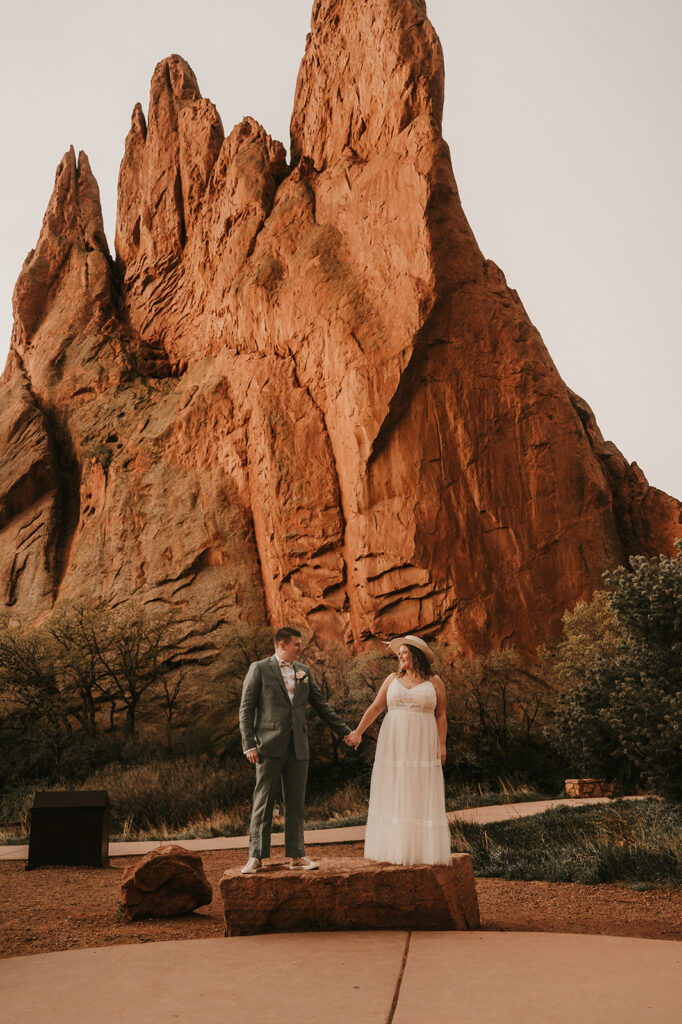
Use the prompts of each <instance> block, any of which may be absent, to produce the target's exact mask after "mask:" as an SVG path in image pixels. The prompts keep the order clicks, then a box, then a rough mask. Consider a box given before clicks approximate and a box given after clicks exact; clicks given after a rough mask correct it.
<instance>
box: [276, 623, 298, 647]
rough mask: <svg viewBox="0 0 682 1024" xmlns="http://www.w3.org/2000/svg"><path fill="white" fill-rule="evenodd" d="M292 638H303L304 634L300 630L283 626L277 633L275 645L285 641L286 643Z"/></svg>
mask: <svg viewBox="0 0 682 1024" xmlns="http://www.w3.org/2000/svg"><path fill="white" fill-rule="evenodd" d="M292 636H302V633H301V632H300V630H298V629H294V627H293V626H282V628H281V629H278V630H277V632H276V633H275V645H277V644H281V643H282V642H283V641H284V642H285V643H286V641H287V640H291V638H292Z"/></svg>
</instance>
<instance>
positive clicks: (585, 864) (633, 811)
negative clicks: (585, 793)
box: [451, 798, 682, 887]
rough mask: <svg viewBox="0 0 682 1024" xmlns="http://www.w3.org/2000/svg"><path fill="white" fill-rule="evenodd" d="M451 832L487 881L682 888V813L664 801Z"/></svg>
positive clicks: (553, 813) (620, 803)
mask: <svg viewBox="0 0 682 1024" xmlns="http://www.w3.org/2000/svg"><path fill="white" fill-rule="evenodd" d="M451 833H452V839H453V849H455V850H458V851H460V852H462V853H470V854H471V857H472V861H473V865H474V872H475V874H476V875H479V876H483V877H493V878H509V879H527V880H537V881H545V882H582V883H586V884H594V883H598V882H630V883H640V884H647V885H665V886H675V887H679V886H681V885H682V806H680V805H679V804H677V803H672V802H669V801H664V800H659V799H657V798H651V799H648V800H617V801H614V802H613V803H608V804H596V805H591V806H582V807H567V806H562V807H556V808H553V809H551V810H548V811H545V812H544V813H543V814H536V815H532V816H530V817H527V818H516V819H513V820H511V821H500V822H495V823H494V824H490V825H471V824H465V823H462V822H456V823H455V824H453V825H452V826H451Z"/></svg>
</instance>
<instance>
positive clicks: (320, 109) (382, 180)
mask: <svg viewBox="0 0 682 1024" xmlns="http://www.w3.org/2000/svg"><path fill="white" fill-rule="evenodd" d="M442 97H443V61H442V54H441V50H440V45H439V43H438V39H437V37H436V36H435V33H434V31H433V28H432V27H431V25H430V23H429V22H428V20H427V19H426V10H425V5H424V3H423V2H422V0H366V2H365V3H363V4H362V5H361V6H360V7H358V5H357V4H353V3H351V2H350V0H316V3H315V5H314V8H313V17H312V26H311V33H310V35H309V37H308V41H307V46H306V52H305V56H304V58H303V62H302V65H301V70H300V73H299V78H298V84H297V89H296V98H295V105H294V112H293V116H292V123H291V134H292V145H291V153H292V163H291V166H288V165H287V162H286V155H285V151H284V149H283V147H282V145H281V144H280V143H279V142H276V141H273V140H272V139H271V138H270V137H269V136H268V135H267V133H266V132H265V131H264V129H263V128H262V127H261V126H260V125H258V124H257V123H256V122H255V121H253V120H252V119H250V118H246V119H245V120H244V121H243V122H242V123H241V124H239V125H237V126H236V127H235V128H234V129H233V131H232V132H231V133H230V134H229V135H228V136H227V138H225V137H224V133H223V128H222V124H221V121H220V117H219V115H218V113H217V111H216V110H215V108H214V106H213V105H212V104H211V103H210V102H209V101H208V100H206V99H203V98H202V97H201V94H200V92H199V88H198V85H197V82H196V78H195V76H194V74H193V72H192V71H191V69H190V68H189V67H188V65H187V64H186V63H185V61H183V60H182V58H181V57H178V56H172V57H169V58H168V59H167V60H165V61H162V62H161V63H160V64H159V65H158V67H157V68H156V70H155V72H154V76H153V79H152V86H151V95H150V105H149V114H148V118H147V120H145V117H144V115H143V113H142V109H141V107H140V106H139V105H137V106H136V107H135V110H134V111H133V117H132V125H131V129H130V132H129V134H128V138H127V140H126V147H125V154H124V157H123V161H122V164H121V172H120V178H119V201H118V217H117V227H116V254H117V255H116V262H115V263H114V262H112V259H111V257H110V256H109V253H108V250H107V244H106V240H105V238H104V233H103V230H102V218H101V212H100V208H99V198H98V190H97V185H96V183H95V181H94V178H93V177H92V174H91V172H90V168H89V165H88V162H87V158H86V157H85V155H84V154H81V155H80V156H79V160H78V163H77V164H76V159H75V155H74V153H73V151H71V152H70V153H68V154H67V155H66V156H65V157H64V159H63V161H62V163H61V164H60V166H59V168H58V170H57V178H56V182H55V190H54V193H53V196H52V199H51V201H50V205H49V207H48V210H47V213H46V216H45V220H44V222H43V228H42V231H41V234H40V238H39V241H38V244H37V246H36V249H35V250H34V252H32V253H31V254H29V256H28V258H27V260H26V262H25V264H24V267H23V269H22V272H21V275H20V277H19V281H18V282H17V286H16V290H15V329H14V334H13V339H12V354H11V357H10V361H9V364H8V367H7V369H6V371H5V374H4V376H3V378H2V383H1V384H0V388H1V391H2V410H3V412H2V417H1V419H0V432H1V433H0V442H1V444H2V453H3V455H2V479H1V481H0V584H1V585H2V588H3V595H2V597H3V600H4V602H5V604H7V605H12V606H16V607H17V608H18V609H20V610H23V611H25V612H26V613H27V614H30V615H38V614H40V613H41V612H44V611H47V610H49V608H50V607H51V605H52V603H53V602H54V600H55V599H56V598H57V597H59V598H62V597H71V598H79V599H95V600H98V601H104V602H108V603H112V604H113V603H119V602H121V601H123V600H125V599H126V598H127V597H129V596H132V595H135V596H137V597H141V598H143V599H144V600H161V601H171V600H172V601H175V602H187V603H188V604H190V603H192V602H195V603H196V602H197V601H198V600H199V598H200V597H201V596H202V594H205V593H206V592H208V591H212V592H215V591H216V589H217V590H218V591H219V593H220V595H221V599H222V604H223V612H224V617H226V618H228V619H229V618H236V617H242V618H245V619H250V620H254V619H258V618H260V617H262V616H263V615H264V614H267V615H268V616H269V617H270V618H271V620H272V621H276V622H281V621H288V622H294V623H299V624H302V625H306V626H308V627H309V628H310V629H312V630H314V631H315V633H316V635H317V637H318V638H319V640H320V642H322V643H328V642H332V641H338V640H342V639H345V640H346V641H360V640H363V639H367V638H372V637H386V636H390V635H394V634H396V633H400V632H403V631H411V632H420V631H425V632H427V633H431V634H435V635H438V636H440V637H443V638H445V639H447V640H451V641H454V642H456V643H457V644H459V645H460V647H461V648H462V649H464V650H485V649H487V648H489V647H499V646H501V645H503V644H505V643H509V642H513V643H515V644H516V645H517V646H519V647H521V648H524V649H533V647H534V646H535V645H536V644H537V643H538V642H539V641H542V640H544V639H545V638H546V637H547V636H548V635H551V634H552V632H553V631H555V630H556V628H557V625H558V623H559V621H560V618H561V615H562V613H563V611H564V610H565V608H567V607H571V606H573V605H574V604H575V602H576V601H577V600H578V599H580V598H585V597H588V596H589V595H590V593H591V592H592V591H593V590H594V588H595V587H597V586H599V585H600V582H601V573H602V572H603V571H604V570H605V569H608V568H610V567H612V566H614V565H616V564H618V563H620V562H622V561H623V560H624V559H625V557H626V556H627V555H629V554H631V553H636V552H642V553H645V554H650V553H654V552H657V551H671V550H672V543H673V540H674V538H675V537H676V536H678V535H679V534H680V532H681V531H680V518H681V512H680V503H679V502H677V501H675V500H674V499H673V498H670V497H668V496H667V495H664V494H662V493H661V492H660V491H657V490H655V489H654V488H650V487H649V486H648V484H647V482H646V480H645V479H644V477H643V476H642V474H641V472H640V471H639V469H638V468H637V467H636V466H630V465H629V464H628V463H627V462H626V460H625V459H624V458H623V456H622V455H620V453H619V452H618V451H617V449H616V448H615V447H614V446H613V445H611V444H608V443H605V442H604V440H603V438H602V436H601V434H600V433H599V431H598V428H597V427H596V424H595V422H594V417H593V416H592V413H591V411H590V410H589V409H588V407H587V406H586V405H585V403H584V402H582V400H581V399H579V398H578V397H577V396H576V395H574V394H573V393H572V392H570V391H569V390H568V389H567V387H566V386H565V384H564V383H563V382H562V380H561V378H560V377H559V374H558V372H557V370H556V368H555V366H554V364H553V363H552V360H551V358H550V356H549V354H548V352H547V350H546V349H545V346H544V344H543V342H542V339H541V338H540V336H539V335H538V333H537V331H536V330H535V328H534V327H533V325H532V324H531V323H530V321H529V319H528V316H527V314H526V312H525V310H524V309H523V306H522V304H521V302H520V300H519V298H518V296H517V294H516V293H515V292H514V291H512V290H511V289H509V288H508V287H507V285H506V282H505V280H504V276H503V274H502V273H501V271H500V270H499V269H498V268H497V267H496V266H495V265H494V264H492V263H491V262H489V261H487V260H486V259H484V257H483V256H482V255H481V253H480V250H479V249H478V246H477V244H476V241H475V239H474V237H473V235H472V232H471V230H470V228H469V225H468V223H467V221H466V218H465V216H464V213H463V211H462V208H461V205H460V201H459V196H458V193H457V187H456V184H455V180H454V177H453V172H452V166H451V162H450V154H449V151H448V148H447V145H446V143H445V142H444V140H443V138H442V136H441V126H440V115H441V107H442Z"/></svg>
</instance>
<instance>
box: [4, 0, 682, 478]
mask: <svg viewBox="0 0 682 1024" xmlns="http://www.w3.org/2000/svg"><path fill="white" fill-rule="evenodd" d="M360 2H362V0H358V3H360ZM311 8H312V0H248V3H241V2H240V3H237V2H236V0H192V3H190V4H188V3H187V2H186V0H134V2H132V0H117V2H116V3H111V2H110V0H107V2H104V0H60V2H59V3H55V2H54V0H23V2H22V3H16V4H12V5H11V6H9V5H6V6H5V9H4V11H3V17H2V42H1V43H0V47H1V50H2V63H1V66H0V78H1V82H0V85H1V88H0V125H1V127H2V139H3V153H2V160H1V161H0V176H1V180H0V203H1V215H0V224H1V225H2V230H1V231H0V366H2V365H4V362H5V358H6V353H7V349H8V346H9V338H10V331H11V320H12V314H11V295H12V289H13V287H14V282H15V280H16V278H17V276H18V273H19V270H20V268H21V264H22V262H23V260H24V258H25V256H26V254H27V252H28V251H29V249H31V248H32V247H33V246H34V245H35V242H36V239H37V237H38V233H39V231H40V225H41V222H42V218H43V213H44V211H45V207H46V205H47V202H48V200H49V197H50V193H51V191H52V186H53V183H54V172H55V169H56V166H57V164H58V162H59V160H60V159H61V157H62V155H63V153H64V152H65V150H67V149H68V147H69V146H70V145H71V144H73V145H74V147H75V148H76V151H78V150H79V149H83V150H85V151H86V153H87V154H88V156H89V158H90V162H91V165H92V168H93V171H94V173H95V176H96V178H97V180H98V182H99V186H100V191H101V195H102V204H103V210H104V223H105V228H106V231H107V236H108V238H109V244H110V247H111V248H112V249H113V238H114V218H115V209H116V181H117V176H118V166H119V163H120V160H121V156H122V154H123V144H124V140H125V136H126V133H127V131H128V128H129V124H130V114H131V111H132V108H133V106H134V104H135V102H136V101H137V100H140V101H141V102H142V104H143V107H144V109H145V110H146V108H147V103H148V96H149V82H150V79H151V75H152V72H153V70H154V65H155V64H156V63H157V61H159V60H161V59H162V58H163V57H166V56H167V55H168V54H170V53H180V54H182V56H183V57H185V58H186V59H187V60H188V61H189V63H190V64H191V66H192V68H193V69H194V71H195V73H196V75H197V78H198V80H199V86H200V88H201V91H202V93H203V95H204V96H208V97H209V98H210V99H211V100H213V102H214V103H215V104H216V106H217V108H218V110H219V112H220V114H221V117H222V120H223V124H224V126H225V131H226V133H227V132H229V130H230V128H231V127H232V125H233V124H235V123H237V122H238V121H240V120H241V118H242V117H243V116H245V115H247V114H250V115H251V116H253V117H255V118H256V119H257V120H258V121H260V122H261V123H262V124H263V125H264V127H265V128H266V129H267V131H268V132H269V133H270V134H271V135H273V136H274V137H276V138H278V139H280V140H282V141H283V142H284V143H285V145H287V146H288V141H289V135H288V125H289V117H290V114H291V106H292V100H293V93H294V87H295V83H296V75H297V72H298V65H299V61H300V58H301V56H302V54H303V49H304V45H305V36H306V32H307V31H308V28H309V21H310V11H311ZM428 10H429V16H430V18H431V21H432V22H433V24H434V26H435V28H436V31H437V32H438V33H439V35H440V38H441V41H442V44H443V49H444V53H445V68H446V80H445V97H446V98H445V119H444V135H445V138H446V139H447V141H448V142H449V144H450V149H451V152H452V160H453V165H454V171H455V177H456V179H457V183H458V186H459V190H460V194H461V197H462V202H463V205H464V209H465V212H466V214H467V216H468V219H469V222H470V223H471V225H472V228H473V230H474V233H475V234H476V237H477V239H478V242H479V245H480V246H481V249H482V250H483V252H484V254H485V255H486V256H487V257H488V258H489V259H492V260H494V261H495V262H496V263H497V264H498V265H499V266H500V267H501V268H502V269H503V271H504V272H505V274H506V277H507V281H508V283H509V284H510V286H511V287H513V288H515V289H516V290H517V291H518V292H519V294H520V296H521V299H522V301H523V302H524V305H525V307H526V310H527V311H528V314H529V316H530V318H531V320H532V321H533V322H534V323H535V325H536V326H537V327H538V329H539V330H540V332H541V334H542V336H543V338H544V341H545V344H546V345H547V347H548V349H549V351H550V353H551V355H552V357H553V359H554V361H555V363H556V364H557V366H558V368H559V371H560V373H561V374H562V376H563V378H564V380H565V381H566V383H567V384H568V385H569V386H570V387H571V388H573V389H574V390H575V391H577V392H578V393H579V394H581V395H582V396H583V398H585V399H586V400H587V401H588V402H589V403H590V404H591V406H592V407H593V409H594V412H595V414H596V417H597V421H598V423H599V425H600V427H601V429H602V432H603V433H604V435H605V436H606V437H607V438H609V439H610V440H612V441H614V442H615V443H616V444H617V445H618V447H619V448H620V449H621V451H622V452H623V454H624V455H625V456H626V457H627V458H628V459H629V460H630V461H637V462H638V463H639V465H640V466H641V467H642V469H643V470H644V472H645V473H646V475H647V477H648V478H649V481H650V482H651V483H652V484H654V485H655V486H657V487H661V488H663V489H664V490H667V491H668V492H670V493H672V494H675V495H676V496H677V497H682V459H681V458H680V451H679V438H680V434H682V402H681V401H680V392H681V383H682V354H681V353H682V346H681V345H680V341H681V340H682V330H681V327H682V302H681V301H680V294H679V293H680V281H681V280H682V255H681V242H680V240H681V239H682V202H681V200H680V185H681V183H682V119H681V118H680V109H682V62H681V61H680V41H681V40H682V4H680V2H679V0H430V2H428Z"/></svg>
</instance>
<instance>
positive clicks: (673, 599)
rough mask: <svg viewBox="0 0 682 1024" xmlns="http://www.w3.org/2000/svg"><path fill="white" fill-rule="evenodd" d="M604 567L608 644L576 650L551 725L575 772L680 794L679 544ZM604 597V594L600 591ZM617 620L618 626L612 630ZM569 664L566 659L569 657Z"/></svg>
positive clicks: (681, 659) (681, 622)
mask: <svg viewBox="0 0 682 1024" xmlns="http://www.w3.org/2000/svg"><path fill="white" fill-rule="evenodd" d="M677 546H678V555H677V557H676V558H669V557H667V556H665V555H659V556H658V557H657V558H651V559H646V558H643V557H639V556H638V557H633V558H630V560H629V567H628V568H625V567H621V568H619V569H617V570H616V571H615V572H613V573H606V574H605V575H604V580H605V582H606V584H607V587H608V588H609V589H608V590H607V591H606V592H605V595H606V601H607V602H608V604H609V607H610V609H611V611H612V616H613V618H612V625H611V626H610V627H609V628H610V630H611V638H610V641H609V649H608V652H605V651H604V649H603V645H599V644H595V645H594V648H593V650H592V654H591V659H590V654H589V648H588V651H587V654H586V653H585V651H583V652H582V654H581V656H580V664H578V665H577V666H576V672H575V675H574V685H572V686H571V684H570V672H569V673H567V672H566V665H565V664H564V666H563V671H564V674H565V675H567V676H569V678H568V679H567V681H566V683H565V685H564V688H563V690H562V692H561V693H560V695H559V697H558V701H557V709H556V717H555V727H556V730H557V734H558V737H559V741H560V743H561V744H562V746H563V749H564V751H565V753H566V755H567V756H568V757H569V758H570V759H571V762H572V764H573V770H574V772H576V773H578V774H582V775H603V776H606V777H607V778H612V779H617V780H618V781H620V782H621V783H622V784H623V785H624V786H630V787H632V786H634V785H636V784H644V785H646V786H649V787H652V788H655V789H656V790H658V791H659V792H661V793H663V794H667V795H669V796H671V797H674V798H679V797H680V796H682V557H680V555H681V553H682V544H681V543H680V542H678V544H677ZM600 600H603V598H600ZM614 624H615V627H616V630H617V631H616V632H615V633H614V631H613V625H614ZM569 669H570V664H569Z"/></svg>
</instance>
